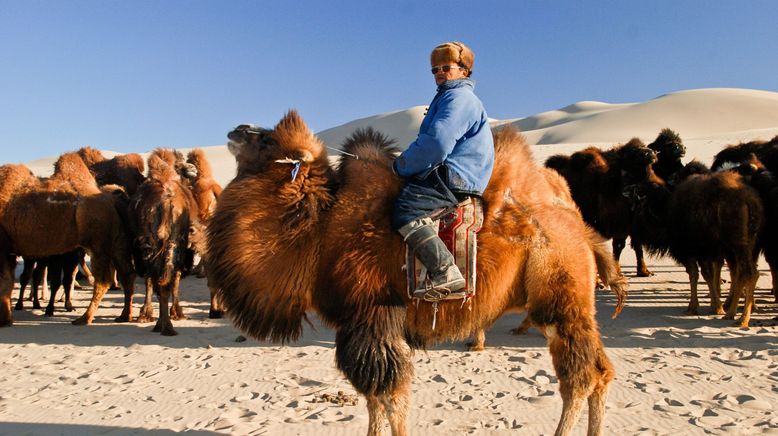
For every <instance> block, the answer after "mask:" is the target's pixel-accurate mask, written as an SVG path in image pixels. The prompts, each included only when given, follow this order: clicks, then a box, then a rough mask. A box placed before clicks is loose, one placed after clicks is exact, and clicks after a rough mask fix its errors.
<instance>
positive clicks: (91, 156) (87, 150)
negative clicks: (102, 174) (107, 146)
mask: <svg viewBox="0 0 778 436" xmlns="http://www.w3.org/2000/svg"><path fill="white" fill-rule="evenodd" d="M76 153H78V155H79V156H81V159H83V160H84V163H85V164H86V166H88V167H89V168H92V167H93V166H94V165H95V164H97V163H99V162H102V161H104V160H105V156H103V153H102V152H100V150H96V149H94V148H92V147H81V148H79V149H78V151H77V152H76Z"/></svg>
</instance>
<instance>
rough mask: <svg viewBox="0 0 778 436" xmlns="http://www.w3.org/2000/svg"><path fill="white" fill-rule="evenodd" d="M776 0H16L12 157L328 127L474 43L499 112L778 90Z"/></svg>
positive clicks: (5, 61) (11, 8) (8, 101)
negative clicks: (293, 119)
mask: <svg viewBox="0 0 778 436" xmlns="http://www.w3.org/2000/svg"><path fill="white" fill-rule="evenodd" d="M776 17H778V2H775V1H767V0H765V1H748V0H738V1H708V0H701V1H684V0H661V1H630V0H621V1H597V2H595V1H540V0H538V1H528V0H516V1H480V2H479V1H467V2H465V1H456V0H453V1H445V2H444V1H392V2H370V1H366V0H361V1H338V0H331V1H307V2H306V1H292V0H289V1H225V0H221V1H217V0H213V1H203V0H169V1H162V0H154V1H151V0H135V1H116V0H90V1H84V0H68V1H65V0H62V1H44V0H19V1H11V0H0V59H2V62H0V151H2V157H0V163H8V162H25V161H28V160H31V159H36V158H40V157H45V156H51V155H57V154H59V153H62V152H64V151H69V150H73V149H76V148H78V147H80V146H84V145H90V146H94V147H98V148H101V149H109V150H115V151H121V152H131V151H148V150H150V149H151V148H154V147H159V146H172V147H191V146H198V145H216V144H223V143H224V142H225V140H226V139H225V135H226V133H227V131H229V130H230V129H231V128H232V127H233V126H235V125H237V124H240V123H244V122H252V123H255V124H259V125H263V126H272V125H273V124H274V123H275V122H276V121H277V120H278V119H279V118H280V117H281V116H282V115H283V113H284V112H285V111H286V110H287V109H289V108H296V109H298V110H299V111H300V113H301V114H302V116H303V117H304V118H305V119H306V121H307V122H308V124H309V125H310V126H311V128H313V129H314V130H315V131H319V130H324V129H327V128H330V127H335V126H337V125H340V124H343V123H345V122H348V121H351V120H353V119H356V118H362V117H366V116H370V115H375V114H378V113H383V112H389V111H394V110H400V109H405V108H408V107H411V106H416V105H423V104H427V103H428V102H429V101H430V100H431V98H432V96H433V94H434V91H435V85H434V81H433V77H432V75H431V74H430V73H429V52H430V50H431V49H432V47H434V46H435V45H437V44H439V43H441V42H444V41H448V40H461V41H463V42H465V43H466V44H468V45H469V46H470V47H471V48H473V50H474V51H475V53H476V61H475V68H474V78H475V79H476V81H477V87H476V92H477V93H478V94H479V96H480V97H481V99H482V100H483V101H484V104H485V106H486V108H487V111H488V113H489V115H490V116H491V117H494V118H500V119H505V118H518V117H524V116H529V115H532V114H535V113H538V112H542V111H546V110H551V109H557V108H560V107H563V106H566V105H568V104H571V103H574V102H576V101H581V100H598V101H605V102H609V103H626V102H636V101H644V100H648V99H651V98H655V97H658V96H660V95H662V94H665V93H668V92H673V91H679V90H683V89H691V88H708V87H737V88H754V89H761V90H767V91H774V92H778V25H776V22H775V18H776Z"/></svg>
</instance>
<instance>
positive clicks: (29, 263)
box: [14, 259, 35, 310]
mask: <svg viewBox="0 0 778 436" xmlns="http://www.w3.org/2000/svg"><path fill="white" fill-rule="evenodd" d="M34 270H35V261H34V260H32V259H24V268H22V274H21V275H20V276H19V299H18V300H16V306H14V310H22V309H24V290H25V289H26V288H27V284H28V283H30V277H31V276H32V272H33V271H34Z"/></svg>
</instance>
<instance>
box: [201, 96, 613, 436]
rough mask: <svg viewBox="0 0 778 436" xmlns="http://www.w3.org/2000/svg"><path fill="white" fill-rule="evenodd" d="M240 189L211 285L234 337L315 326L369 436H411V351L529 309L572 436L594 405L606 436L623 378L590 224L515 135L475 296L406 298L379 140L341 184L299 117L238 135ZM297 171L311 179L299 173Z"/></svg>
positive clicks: (357, 149)
mask: <svg viewBox="0 0 778 436" xmlns="http://www.w3.org/2000/svg"><path fill="white" fill-rule="evenodd" d="M228 137H229V138H230V144H229V148H230V150H231V151H232V152H233V154H234V155H235V156H236V161H237V163H238V175H237V176H236V178H235V179H234V180H233V181H232V182H231V183H230V184H229V185H228V186H227V187H226V188H225V190H224V191H223V192H222V195H221V196H220V198H219V203H218V204H217V206H216V211H215V213H214V215H213V217H212V218H211V221H210V222H209V225H208V246H209V252H208V256H207V258H206V270H207V273H208V275H209V278H210V279H211V280H212V281H213V283H214V284H215V285H216V286H217V287H218V288H219V292H220V293H219V296H220V298H221V300H222V302H223V303H224V305H225V308H226V310H227V313H228V314H229V315H230V316H231V318H232V320H233V323H234V324H235V325H236V326H237V327H239V328H240V329H241V330H243V331H244V332H246V333H247V334H249V335H251V336H253V337H255V338H257V339H261V340H265V339H269V340H272V341H276V342H287V341H292V340H296V339H298V338H299V336H300V335H301V334H302V321H303V320H305V319H306V312H307V311H315V312H316V313H318V315H319V316H320V318H321V319H322V320H323V321H324V322H325V323H326V324H327V325H328V326H331V327H332V328H334V329H336V339H335V342H336V362H337V365H338V368H339V369H340V370H341V371H342V372H343V373H344V374H345V375H346V377H347V378H348V379H349V381H350V382H351V383H352V385H354V387H355V388H356V390H357V391H358V392H360V393H361V394H362V395H365V397H366V398H367V405H368V412H369V417H370V421H369V429H368V434H369V435H378V434H382V433H383V426H384V422H385V419H388V421H389V424H390V427H391V430H392V434H393V435H395V436H397V435H406V434H407V428H406V427H407V425H406V421H407V413H408V407H409V404H410V390H411V379H412V375H413V365H412V360H411V357H412V352H413V351H412V350H413V349H414V348H420V347H425V346H426V345H428V344H431V343H435V342H438V341H448V340H462V339H465V338H467V337H468V336H469V335H470V334H471V333H472V332H474V331H477V330H478V329H482V328H485V327H488V326H489V325H491V324H492V323H493V322H494V321H495V320H496V319H497V318H498V317H499V316H500V315H502V314H503V313H504V312H505V310H506V309H507V308H509V307H512V306H523V307H524V308H525V309H526V311H527V313H528V316H529V317H530V319H531V322H532V325H534V326H536V327H537V328H538V329H540V330H541V331H542V332H543V333H544V334H545V335H546V337H547V339H548V343H549V349H550V351H551V354H552V360H553V364H554V368H555V370H556V373H557V376H558V378H559V382H560V392H561V394H562V399H563V412H562V417H561V419H560V421H559V424H558V427H557V431H556V434H558V435H568V434H570V433H571V431H572V428H573V426H574V425H575V423H576V421H577V419H578V416H579V415H580V412H581V410H582V407H583V405H584V401H588V403H589V430H588V434H589V435H598V434H601V433H602V426H603V419H604V414H605V399H606V394H607V388H608V384H609V383H610V381H611V380H612V379H613V377H614V370H613V367H612V365H611V363H610V361H609V360H608V358H607V357H606V355H605V352H604V349H603V345H602V342H601V340H600V335H599V329H598V326H597V322H596V320H595V317H594V312H595V309H594V294H593V292H592V289H593V288H594V286H595V281H596V266H595V257H594V253H593V251H592V248H591V245H590V243H589V241H588V240H587V236H586V234H587V227H586V225H585V224H584V222H583V221H582V220H581V218H580V215H579V214H578V213H577V212H576V211H574V210H570V209H569V208H568V207H560V205H558V204H557V203H556V202H555V200H554V199H555V198H556V197H555V196H554V194H553V188H552V186H550V184H549V183H548V182H547V181H546V179H545V178H544V176H543V175H542V172H541V169H540V167H538V166H537V165H536V164H535V163H534V160H533V159H532V157H531V154H530V152H529V148H528V146H527V145H526V143H525V142H524V140H523V138H522V137H521V136H520V135H519V134H518V133H517V132H516V131H515V130H512V129H504V130H502V131H501V132H499V133H497V134H495V151H496V159H495V169H494V174H493V176H492V179H491V182H490V183H489V186H488V187H487V189H486V192H485V193H484V196H483V201H484V217H485V218H484V225H483V229H482V230H481V232H480V233H479V239H478V278H477V296H476V297H475V299H473V300H470V301H468V302H467V303H466V304H465V307H462V302H460V301H448V302H441V303H439V304H438V313H437V326H436V328H435V329H433V328H432V316H433V306H432V305H431V304H428V303H419V304H418V305H417V304H416V303H415V302H413V301H411V300H410V299H409V298H408V296H407V293H406V277H405V273H404V272H403V270H402V266H403V264H404V250H405V247H404V245H403V242H402V238H401V237H400V236H399V234H397V233H395V232H393V231H392V230H391V229H390V224H389V219H390V218H389V217H390V210H391V208H392V205H393V201H394V199H395V197H396V195H397V193H398V192H399V190H400V187H401V184H402V180H401V179H400V178H399V177H398V176H396V175H394V174H393V172H392V170H391V163H392V159H393V158H394V153H395V151H396V150H395V149H394V148H393V147H391V145H390V143H389V141H387V140H386V138H384V137H383V136H382V135H380V134H378V133H376V132H374V131H370V130H368V131H361V132H357V133H355V134H354V135H353V136H352V137H351V138H350V139H349V140H347V141H346V144H344V150H345V151H347V152H349V153H352V154H354V155H357V156H359V158H358V159H347V160H345V161H343V163H342V164H341V166H340V168H339V169H338V172H337V174H335V173H333V172H332V170H331V169H330V167H329V164H328V159H327V153H326V150H325V147H324V145H323V144H322V142H321V141H320V140H319V139H318V138H316V137H315V136H314V135H313V134H312V133H311V132H310V130H309V129H308V128H307V126H306V125H305V123H304V122H303V121H302V119H301V118H300V117H299V115H298V114H297V113H296V112H294V111H292V112H290V113H288V114H287V115H286V116H285V117H284V118H283V119H282V120H281V121H280V122H279V123H278V124H277V125H276V126H275V128H273V129H272V130H269V129H258V128H254V127H252V126H248V125H242V126H239V127H238V128H236V129H235V130H233V131H232V132H230V134H229V135H228ZM298 166H299V171H294V169H295V168H296V167H298Z"/></svg>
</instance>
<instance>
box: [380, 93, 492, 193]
mask: <svg viewBox="0 0 778 436" xmlns="http://www.w3.org/2000/svg"><path fill="white" fill-rule="evenodd" d="M474 88H475V83H474V82H473V81H472V80H471V79H469V78H466V79H458V80H448V81H446V82H444V83H443V84H442V85H440V86H438V92H437V94H436V95H435V98H433V99H432V103H430V106H429V109H428V110H427V114H426V115H425V117H424V120H423V121H422V122H421V127H419V136H418V137H417V138H416V141H414V142H413V143H411V145H409V146H408V149H406V150H405V151H404V152H403V153H402V154H400V156H399V157H398V158H397V160H395V162H394V169H395V171H396V172H397V174H399V175H401V176H403V177H418V178H421V179H424V178H426V177H427V176H429V174H430V173H432V171H433V170H435V168H437V167H439V166H441V165H443V166H444V167H445V169H446V170H447V171H445V173H446V175H447V176H448V185H449V186H448V187H449V189H451V190H452V191H455V192H464V193H470V194H476V195H481V194H483V192H484V189H486V185H487V184H488V183H489V178H490V177H491V176H492V169H493V168H494V140H493V138H492V131H491V129H490V127H489V122H488V121H487V117H486V111H485V110H484V106H483V104H482V103H481V100H479V99H478V97H476V95H475V92H474Z"/></svg>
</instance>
